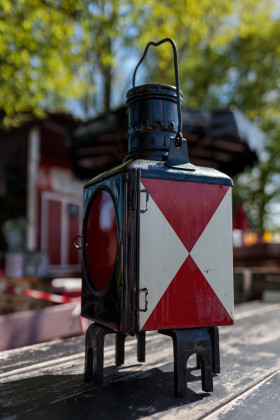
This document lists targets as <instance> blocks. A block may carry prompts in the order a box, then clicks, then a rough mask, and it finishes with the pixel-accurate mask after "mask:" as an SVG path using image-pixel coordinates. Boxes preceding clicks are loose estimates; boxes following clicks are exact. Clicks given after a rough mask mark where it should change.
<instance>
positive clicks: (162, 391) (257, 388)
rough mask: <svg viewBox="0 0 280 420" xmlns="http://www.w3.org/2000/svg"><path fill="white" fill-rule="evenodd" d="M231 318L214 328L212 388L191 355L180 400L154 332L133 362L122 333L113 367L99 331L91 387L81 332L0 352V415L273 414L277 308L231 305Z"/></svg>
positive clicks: (279, 356) (168, 352)
mask: <svg viewBox="0 0 280 420" xmlns="http://www.w3.org/2000/svg"><path fill="white" fill-rule="evenodd" d="M235 318H236V323H235V325H234V326H230V327H221V328H220V338H221V341H220V346H221V370H222V375H221V376H214V378H213V382H214V390H215V391H214V392H213V393H211V394H209V393H207V392H203V391H201V381H200V376H197V375H199V374H200V371H198V370H196V369H194V367H191V366H194V365H195V360H193V361H192V360H191V359H190V362H189V365H190V367H188V369H187V381H188V391H187V394H186V396H185V397H184V398H181V399H177V398H174V397H173V389H172V388H173V362H172V359H173V356H172V352H173V350H172V344H171V340H170V338H169V337H165V336H162V335H159V334H157V333H155V332H148V333H146V336H147V340H146V342H147V362H146V363H145V364H139V363H137V362H136V340H135V339H133V338H131V337H127V339H126V358H125V365H124V366H122V367H121V368H119V369H117V368H115V367H114V364H115V342H114V337H113V335H114V334H112V337H110V334H109V336H106V337H105V356H104V385H103V386H101V387H97V388H94V389H92V387H91V386H90V385H87V384H84V381H83V370H84V337H83V336H81V337H75V338H71V339H68V340H58V341H54V342H52V343H43V344H38V345H34V346H31V347H26V348H24V349H16V350H10V351H5V352H1V354H0V357H1V371H0V412H1V419H7V420H8V418H14V419H17V418H18V419H23V418H34V419H37V418H50V417H52V418H53V419H58V418H75V419H77V420H78V419H84V418H91V417H94V418H112V416H114V417H115V418H120V419H124V418H125V419H140V418H150V419H159V418H160V419H168V420H170V419H176V420H181V419H182V420H183V419H184V420H185V419H186V418H188V419H190V420H192V419H201V418H205V417H206V418H207V416H209V415H210V414H211V413H212V414H211V415H212V416H214V417H213V418H227V419H229V420H233V419H235V418H239V419H241V418H242V419H243V418H250V417H249V415H250V413H252V415H253V416H254V417H255V418H271V419H274V418H275V419H276V418H278V412H277V411H276V410H277V408H278V407H279V404H278V398H279V392H278V388H279V372H280V353H279V347H280V329H279V305H268V304H262V303H259V302H252V303H247V304H242V305H238V306H237V307H236V316H235ZM227 407H228V408H229V410H228V411H226V412H225V415H224V416H223V410H226V409H227ZM219 410H221V411H219ZM215 413H216V414H215ZM220 413H221V414H220ZM275 413H276V416H275ZM237 414H238V416H237ZM258 414H259V415H258ZM215 416H216V417H215ZM210 418H211V417H210Z"/></svg>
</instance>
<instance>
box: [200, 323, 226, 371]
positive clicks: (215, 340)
mask: <svg viewBox="0 0 280 420" xmlns="http://www.w3.org/2000/svg"><path fill="white" fill-rule="evenodd" d="M207 330H208V333H209V335H210V340H211V347H212V369H213V373H215V374H217V373H220V372H221V368H220V346H219V329H218V327H207ZM196 367H197V369H200V368H201V360H200V357H199V354H196Z"/></svg>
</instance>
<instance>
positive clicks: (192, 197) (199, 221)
mask: <svg viewBox="0 0 280 420" xmlns="http://www.w3.org/2000/svg"><path fill="white" fill-rule="evenodd" d="M141 182H142V184H143V185H144V187H145V188H146V189H147V190H148V192H149V194H150V195H151V197H152V198H153V200H154V201H155V203H156V204H157V206H158V207H159V209H160V210H161V212H162V213H163V214H164V216H165V218H166V219H167V220H168V222H169V224H170V225H171V226H172V228H173V229H174V230H175V232H176V234H177V235H178V236H179V238H180V240H181V241H182V242H183V244H184V245H185V247H186V248H187V250H188V251H189V252H190V251H191V250H192V248H193V246H194V244H195V243H196V242H197V240H198V238H199V237H200V235H201V233H202V232H203V231H204V229H205V227H206V226H207V224H208V223H209V220H210V219H211V218H212V216H213V214H214V213H215V211H216V210H217V208H218V206H219V204H220V203H221V201H222V199H223V198H224V196H225V194H226V193H227V191H228V189H229V187H228V186H225V185H211V184H201V183H199V182H176V181H169V180H162V179H161V180H158V179H149V178H142V180H141Z"/></svg>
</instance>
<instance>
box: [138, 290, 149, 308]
mask: <svg viewBox="0 0 280 420" xmlns="http://www.w3.org/2000/svg"><path fill="white" fill-rule="evenodd" d="M147 310H148V289H147V288H146V287H144V288H143V289H140V290H139V311H141V312H147Z"/></svg>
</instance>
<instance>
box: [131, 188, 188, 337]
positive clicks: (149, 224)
mask: <svg viewBox="0 0 280 420" xmlns="http://www.w3.org/2000/svg"><path fill="white" fill-rule="evenodd" d="M141 188H142V189H144V187H143V185H142V184H141ZM188 254H189V253H188V251H187V249H186V248H185V246H184V245H183V243H182V242H181V240H180V239H179V237H178V236H177V234H176V233H175V232H174V230H173V229H172V227H171V226H170V224H169V223H168V221H167V220H166V218H165V217H164V215H163V214H162V212H161V211H160V209H159V208H158V206H157V205H156V204H155V202H154V200H153V199H152V197H151V196H149V200H148V201H147V211H146V212H145V213H140V259H139V287H140V289H143V288H147V289H148V295H147V299H148V310H147V312H140V313H139V324H140V329H141V328H142V327H143V326H144V325H145V323H146V321H147V319H148V318H149V316H150V315H151V313H152V312H153V310H154V308H155V307H156V305H157V303H158V302H159V300H160V298H161V297H162V295H163V294H164V292H165V291H166V289H167V287H168V286H169V284H170V283H171V281H172V280H173V278H174V277H175V275H176V274H177V272H178V270H179V269H180V267H181V265H182V264H183V262H184V261H185V259H186V258H187V256H188Z"/></svg>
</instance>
